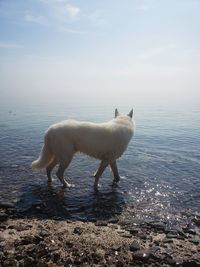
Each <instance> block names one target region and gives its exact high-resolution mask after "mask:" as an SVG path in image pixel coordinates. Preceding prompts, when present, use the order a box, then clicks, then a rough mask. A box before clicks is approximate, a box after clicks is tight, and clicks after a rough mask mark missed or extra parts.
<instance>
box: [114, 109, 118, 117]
mask: <svg viewBox="0 0 200 267" xmlns="http://www.w3.org/2000/svg"><path fill="white" fill-rule="evenodd" d="M118 115H119V111H118V110H117V108H116V109H115V118H116V117H117V116H118Z"/></svg>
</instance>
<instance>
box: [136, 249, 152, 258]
mask: <svg viewBox="0 0 200 267" xmlns="http://www.w3.org/2000/svg"><path fill="white" fill-rule="evenodd" d="M149 258H150V253H149V251H148V250H144V249H143V250H139V251H137V252H134V253H133V259H134V260H141V261H146V260H148V259H149Z"/></svg>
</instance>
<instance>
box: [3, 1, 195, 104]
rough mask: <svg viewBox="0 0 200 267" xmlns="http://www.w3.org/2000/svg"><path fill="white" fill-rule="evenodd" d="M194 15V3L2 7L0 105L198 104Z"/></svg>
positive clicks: (8, 3)
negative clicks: (57, 102)
mask: <svg viewBox="0 0 200 267" xmlns="http://www.w3.org/2000/svg"><path fill="white" fill-rule="evenodd" d="M199 14H200V1H199V0H167V1H164V0H148V1H143V0H137V1H136V0H125V1H116V0H115V1H114V0H101V1H68V0H49V1H48V0H32V1H31V0H19V1H15V0H0V93H1V100H0V101H4V103H7V102H8V103H9V101H10V99H11V98H12V99H14V100H15V101H19V102H20V101H24V100H27V99H29V100H30V99H31V101H33V102H37V101H40V102H42V101H49V102H51V101H54V100H55V99H59V98H60V99H61V100H62V101H66V104H67V103H70V102H71V103H74V104H83V103H84V104H92V103H93V104H95V105H101V104H107V105H109V104H110V103H112V105H114V106H120V105H121V106H123V105H126V104H127V105H129V106H133V105H144V104H146V103H150V104H154V103H158V102H159V103H163V104H164V103H167V104H168V103H174V104H175V105H176V104H183V103H184V104H186V105H187V104H188V105H191V104H192V105H195V104H200V92H199V91H200V90H199V89H200V16H199Z"/></svg>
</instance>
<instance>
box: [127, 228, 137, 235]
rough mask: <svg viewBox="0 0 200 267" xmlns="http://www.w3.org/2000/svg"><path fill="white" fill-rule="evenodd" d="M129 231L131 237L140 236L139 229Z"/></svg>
mask: <svg viewBox="0 0 200 267" xmlns="http://www.w3.org/2000/svg"><path fill="white" fill-rule="evenodd" d="M128 231H129V232H130V234H131V235H136V234H138V232H139V229H137V228H131V229H129V230H128Z"/></svg>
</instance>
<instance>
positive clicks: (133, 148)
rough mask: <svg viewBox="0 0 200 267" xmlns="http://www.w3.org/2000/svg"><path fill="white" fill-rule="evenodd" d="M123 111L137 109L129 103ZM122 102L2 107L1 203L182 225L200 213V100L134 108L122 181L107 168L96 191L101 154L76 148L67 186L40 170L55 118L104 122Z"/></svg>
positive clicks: (88, 217)
mask: <svg viewBox="0 0 200 267" xmlns="http://www.w3.org/2000/svg"><path fill="white" fill-rule="evenodd" d="M120 111H121V112H124V113H125V112H127V113H128V112H129V110H127V107H122V108H121V110H120ZM113 116H114V108H111V107H108V106H107V107H103V106H102V107H95V106H91V107H90V106H89V105H88V106H87V107H81V106H71V107H70V106H69V105H57V106H55V105H54V106H52V105H51V106H50V105H44V104H43V105H40V104H38V105H26V106H24V105H21V106H18V107H14V106H13V107H7V106H1V107H0V203H11V204H12V205H14V206H15V207H16V209H17V210H18V212H21V213H23V214H26V215H27V216H33V217H34V216H35V217H40V218H61V219H70V220H83V221H94V220H98V219H109V218H112V217H116V216H122V217H124V218H128V219H132V220H139V221H140V220H143V221H144V220H145V221H148V220H154V221H165V222H166V221H167V222H168V223H170V224H177V223H180V222H184V221H185V220H187V218H188V216H195V215H200V107H192V108H185V107H182V108H178V107H176V108H165V107H163V108H162V107H159V108H158V107H151V108H146V107H142V106H140V107H138V108H134V119H135V122H136V131H135V135H134V137H133V138H132V140H131V142H130V144H129V146H128V149H127V150H126V152H125V153H124V154H123V156H122V157H121V158H120V159H119V160H118V168H119V173H120V176H121V180H120V182H119V185H118V187H117V188H114V189H113V188H112V187H111V184H112V179H113V177H112V175H111V173H110V170H109V169H107V170H106V171H105V172H104V174H103V176H102V177H101V178H100V186H99V192H96V193H95V192H94V190H93V182H94V178H93V176H92V175H93V173H94V172H95V170H96V169H97V167H98V164H99V162H98V160H96V159H93V158H90V157H88V156H85V155H82V154H76V155H75V156H74V158H73V161H72V163H71V164H70V166H69V168H68V169H67V170H66V173H65V177H66V180H67V181H68V182H70V183H71V184H72V185H73V186H72V187H71V188H63V187H62V185H61V183H60V182H59V181H58V179H57V178H56V176H55V171H56V168H55V171H54V172H53V182H52V184H51V185H48V183H47V177H46V174H45V171H40V172H34V171H32V169H31V162H32V161H33V160H35V159H36V158H37V157H38V155H39V152H40V150H41V147H42V144H43V138H44V133H45V131H46V129H47V128H48V127H49V126H50V125H51V124H53V123H56V122H59V121H62V120H66V119H77V120H82V121H93V122H104V121H108V120H111V119H112V118H113Z"/></svg>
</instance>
